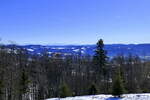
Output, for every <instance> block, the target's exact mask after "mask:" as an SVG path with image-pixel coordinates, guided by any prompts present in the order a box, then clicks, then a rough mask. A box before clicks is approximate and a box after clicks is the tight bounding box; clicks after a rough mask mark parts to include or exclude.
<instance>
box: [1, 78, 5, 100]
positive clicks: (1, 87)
mask: <svg viewBox="0 0 150 100" xmlns="http://www.w3.org/2000/svg"><path fill="white" fill-rule="evenodd" d="M3 87H4V85H3V82H2V80H0V100H2V95H3Z"/></svg>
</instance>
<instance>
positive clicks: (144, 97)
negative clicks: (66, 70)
mask: <svg viewBox="0 0 150 100" xmlns="http://www.w3.org/2000/svg"><path fill="white" fill-rule="evenodd" d="M46 100H150V93H149V94H148V93H147V94H125V95H123V98H113V97H112V96H111V95H93V96H76V97H67V98H62V99H60V98H51V99H46Z"/></svg>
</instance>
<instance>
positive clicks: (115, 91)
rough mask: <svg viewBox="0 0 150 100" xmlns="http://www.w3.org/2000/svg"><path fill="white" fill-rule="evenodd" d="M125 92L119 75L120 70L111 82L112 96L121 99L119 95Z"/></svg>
mask: <svg viewBox="0 0 150 100" xmlns="http://www.w3.org/2000/svg"><path fill="white" fill-rule="evenodd" d="M124 92H125V89H124V85H123V79H122V77H121V74H120V69H119V70H118V72H117V73H116V75H115V78H114V81H113V87H112V95H113V96H118V97H121V95H122V94H123V93H124Z"/></svg>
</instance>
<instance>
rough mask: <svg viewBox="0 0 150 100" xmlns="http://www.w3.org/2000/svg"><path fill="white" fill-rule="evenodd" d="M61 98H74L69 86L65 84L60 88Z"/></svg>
mask: <svg viewBox="0 0 150 100" xmlns="http://www.w3.org/2000/svg"><path fill="white" fill-rule="evenodd" d="M59 96H60V97H61V98H65V97H69V96H72V93H71V91H70V89H69V87H68V86H67V84H65V83H63V84H62V85H61V86H60V91H59Z"/></svg>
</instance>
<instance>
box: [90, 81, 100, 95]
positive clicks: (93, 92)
mask: <svg viewBox="0 0 150 100" xmlns="http://www.w3.org/2000/svg"><path fill="white" fill-rule="evenodd" d="M88 92H89V95H96V94H97V93H98V88H97V87H96V85H95V84H92V85H91V86H90V88H89V91H88Z"/></svg>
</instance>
